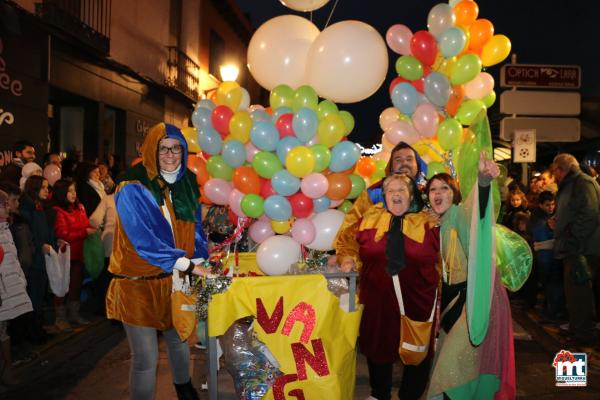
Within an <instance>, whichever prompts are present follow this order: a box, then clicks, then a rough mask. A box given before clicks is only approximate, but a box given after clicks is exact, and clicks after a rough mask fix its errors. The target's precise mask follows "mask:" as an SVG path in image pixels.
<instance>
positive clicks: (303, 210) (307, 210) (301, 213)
mask: <svg viewBox="0 0 600 400" xmlns="http://www.w3.org/2000/svg"><path fill="white" fill-rule="evenodd" d="M287 199H288V201H289V202H290V205H291V206H292V215H293V216H294V217H296V218H307V217H308V216H309V215H310V214H311V213H312V212H313V201H312V199H311V198H309V197H307V196H306V195H305V194H304V193H302V192H298V193H296V194H293V195H291V196H288V198H287Z"/></svg>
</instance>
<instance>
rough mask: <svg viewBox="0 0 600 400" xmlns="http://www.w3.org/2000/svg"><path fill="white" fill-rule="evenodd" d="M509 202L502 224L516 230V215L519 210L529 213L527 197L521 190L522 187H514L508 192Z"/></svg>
mask: <svg viewBox="0 0 600 400" xmlns="http://www.w3.org/2000/svg"><path fill="white" fill-rule="evenodd" d="M508 203H509V207H508V208H507V210H506V213H505V214H504V217H503V219H502V225H504V226H506V227H507V228H510V229H512V230H515V231H516V229H515V228H516V227H515V225H514V217H515V214H516V213H518V212H524V213H526V214H529V211H528V210H527V198H526V197H525V193H523V192H522V191H521V189H513V190H511V191H510V192H509V193H508Z"/></svg>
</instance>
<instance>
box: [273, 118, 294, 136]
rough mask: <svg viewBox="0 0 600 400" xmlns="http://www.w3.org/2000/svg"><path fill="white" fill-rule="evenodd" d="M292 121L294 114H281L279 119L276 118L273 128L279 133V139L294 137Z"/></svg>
mask: <svg viewBox="0 0 600 400" xmlns="http://www.w3.org/2000/svg"><path fill="white" fill-rule="evenodd" d="M293 119H294V114H292V113H287V114H283V115H282V116H281V117H279V118H277V122H275V126H276V127H277V130H278V131H279V138H284V137H286V136H296V134H295V133H294V128H292V120H293Z"/></svg>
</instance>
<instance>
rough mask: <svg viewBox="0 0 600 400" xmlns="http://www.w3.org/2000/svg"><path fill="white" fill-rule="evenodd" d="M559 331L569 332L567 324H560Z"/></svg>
mask: <svg viewBox="0 0 600 400" xmlns="http://www.w3.org/2000/svg"><path fill="white" fill-rule="evenodd" d="M560 329H561V330H563V331H568V330H569V324H568V323H567V324H562V325H561V326H560Z"/></svg>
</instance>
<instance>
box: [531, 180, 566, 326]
mask: <svg viewBox="0 0 600 400" xmlns="http://www.w3.org/2000/svg"><path fill="white" fill-rule="evenodd" d="M555 208H556V201H555V196H554V194H553V193H552V192H551V191H548V190H546V191H543V192H541V193H540V195H539V196H538V207H537V208H536V209H535V210H533V212H532V216H531V223H530V229H529V230H530V232H531V236H532V240H533V250H534V253H533V254H534V257H533V262H534V268H535V269H536V270H537V271H538V273H539V277H540V281H541V282H542V287H543V290H544V295H545V304H544V317H545V318H546V319H547V320H549V321H553V320H557V319H560V318H564V316H565V294H564V287H563V271H562V263H561V262H560V261H559V260H557V259H555V258H554V251H553V248H554V231H553V230H552V229H551V228H550V226H549V225H548V220H549V219H550V218H551V217H552V215H553V214H554V211H555Z"/></svg>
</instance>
